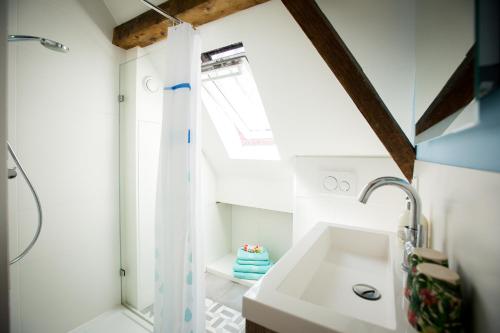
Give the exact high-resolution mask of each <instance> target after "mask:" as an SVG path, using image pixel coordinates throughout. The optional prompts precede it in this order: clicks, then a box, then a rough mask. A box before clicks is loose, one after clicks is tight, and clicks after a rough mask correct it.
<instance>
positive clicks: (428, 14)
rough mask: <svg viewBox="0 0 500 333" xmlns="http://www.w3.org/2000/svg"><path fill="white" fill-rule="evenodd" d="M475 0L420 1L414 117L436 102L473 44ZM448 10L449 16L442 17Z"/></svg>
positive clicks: (417, 5) (417, 4) (417, 20)
mask: <svg viewBox="0 0 500 333" xmlns="http://www.w3.org/2000/svg"><path fill="white" fill-rule="evenodd" d="M474 3H475V1H474V0H440V1H434V0H418V1H417V2H416V5H415V6H416V10H415V13H416V21H415V29H416V30H415V65H416V77H415V117H416V119H417V120H418V119H419V118H420V117H421V116H422V114H423V113H424V112H425V110H427V108H428V107H429V105H430V104H431V103H432V101H434V98H436V96H437V95H438V93H439V91H441V89H442V88H443V86H444V85H445V84H446V81H448V79H449V78H450V76H451V75H452V74H453V72H454V71H455V69H457V67H458V65H459V64H460V63H461V62H462V60H463V59H464V58H465V55H466V54H467V52H468V51H469V49H470V48H471V47H472V44H474V41H475V36H474V30H475V26H474V20H475V17H474V15H475V14H474V12H475V10H474ZM443 13H446V19H443Z"/></svg>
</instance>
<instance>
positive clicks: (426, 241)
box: [398, 197, 430, 248]
mask: <svg viewBox="0 0 500 333" xmlns="http://www.w3.org/2000/svg"><path fill="white" fill-rule="evenodd" d="M410 207H411V202H410V199H409V198H408V197H406V208H405V210H404V211H403V212H402V213H401V215H400V216H399V221H398V239H399V246H400V247H401V248H402V247H403V246H404V240H405V230H406V229H407V228H409V226H410ZM420 225H421V226H422V231H421V232H422V234H421V235H420V237H422V239H423V243H422V245H423V247H429V245H430V237H429V235H430V230H429V220H427V218H426V217H425V216H424V214H421V217H420Z"/></svg>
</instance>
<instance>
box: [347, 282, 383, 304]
mask: <svg viewBox="0 0 500 333" xmlns="http://www.w3.org/2000/svg"><path fill="white" fill-rule="evenodd" d="M352 291H354V293H355V294H356V295H358V296H359V297H361V298H363V299H367V300H369V301H376V300H379V299H380V297H382V294H381V293H380V292H379V291H378V290H377V288H375V287H373V286H370V285H368V284H363V283H359V284H355V285H354V286H352Z"/></svg>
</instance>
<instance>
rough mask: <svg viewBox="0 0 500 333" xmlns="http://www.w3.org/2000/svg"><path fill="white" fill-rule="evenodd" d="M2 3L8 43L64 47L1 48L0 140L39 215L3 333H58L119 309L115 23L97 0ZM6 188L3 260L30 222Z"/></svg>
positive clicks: (27, 210)
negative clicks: (5, 126) (30, 39)
mask: <svg viewBox="0 0 500 333" xmlns="http://www.w3.org/2000/svg"><path fill="white" fill-rule="evenodd" d="M10 4H11V5H12V7H11V11H10V12H9V14H10V17H9V19H11V20H12V21H13V22H14V21H15V22H14V23H13V24H12V25H11V26H10V29H9V33H10V34H15V33H18V34H33V35H40V36H45V37H48V38H52V39H54V40H57V41H61V42H63V43H65V44H66V45H67V46H69V48H70V53H68V54H61V53H56V52H51V51H49V50H47V49H46V48H43V47H41V46H40V45H39V44H36V43H18V44H15V45H14V44H10V45H9V48H10V52H11V55H13V56H12V57H11V58H10V62H9V66H10V68H11V69H12V70H11V72H10V73H9V74H10V76H9V82H10V84H9V87H10V91H9V98H10V100H11V102H12V103H11V104H10V105H9V106H10V109H9V140H10V141H11V143H12V144H13V145H14V147H15V148H16V151H17V152H18V155H19V157H20V159H21V161H22V162H23V163H24V166H25V168H26V169H27V171H28V173H29V175H30V177H31V178H32V181H33V183H34V185H35V186H36V188H37V190H38V192H39V195H40V198H41V202H42V205H43V208H44V227H43V230H42V233H41V235H40V238H39V241H38V243H37V244H36V245H35V247H34V248H33V250H32V252H31V253H30V254H29V255H28V256H27V257H26V258H25V259H24V260H23V261H22V262H20V263H18V264H16V268H15V269H13V270H12V276H11V277H12V278H13V279H12V289H11V296H12V302H11V310H12V315H13V317H12V318H13V319H14V321H13V331H14V332H42V333H43V332H50V333H57V332H66V331H68V330H69V329H71V328H73V327H75V326H78V325H80V324H81V323H83V322H85V321H87V320H89V319H91V318H93V317H95V316H97V315H98V314H100V313H102V312H104V311H106V310H108V309H110V308H112V307H113V306H115V305H117V304H119V303H120V277H119V274H118V270H119V264H120V262H119V256H120V252H119V234H118V230H119V225H118V105H117V103H116V96H117V94H118V64H119V61H120V57H121V56H122V51H121V50H119V49H117V48H116V47H114V46H113V45H112V44H111V35H112V29H113V26H114V25H115V23H114V21H113V19H112V17H111V16H110V14H109V12H108V11H107V9H106V7H105V6H104V5H103V3H102V2H101V1H99V0H91V1H83V0H82V1H76V0H72V1H63V0H41V1H30V0H17V1H16V0H11V1H10ZM10 164H12V162H11V163H10ZM11 184H12V185H11V186H12V191H11V187H9V196H10V206H9V211H10V212H12V214H11V215H10V217H11V220H10V228H11V229H12V234H11V236H13V237H11V238H10V239H9V241H10V243H11V245H12V246H11V255H13V254H14V253H18V251H19V250H21V249H22V248H23V247H24V246H25V244H27V242H28V241H29V240H30V238H31V237H32V235H33V232H34V227H35V224H36V216H37V215H36V210H35V206H34V203H33V198H32V197H31V194H30V193H29V190H28V189H27V187H26V186H25V184H24V183H23V180H22V179H21V178H20V177H18V178H17V179H16V180H15V181H13V182H12V183H11ZM16 187H17V188H16ZM16 239H19V243H18V244H16V242H15V240H16Z"/></svg>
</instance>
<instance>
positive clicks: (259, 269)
mask: <svg viewBox="0 0 500 333" xmlns="http://www.w3.org/2000/svg"><path fill="white" fill-rule="evenodd" d="M269 268H271V265H267V266H254V265H240V264H238V263H237V262H235V263H234V265H233V272H242V273H260V274H265V273H267V271H268V270H269Z"/></svg>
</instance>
